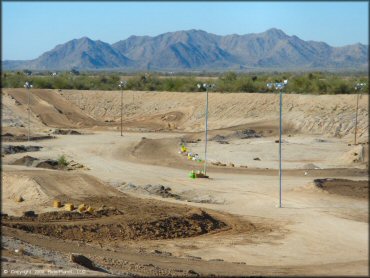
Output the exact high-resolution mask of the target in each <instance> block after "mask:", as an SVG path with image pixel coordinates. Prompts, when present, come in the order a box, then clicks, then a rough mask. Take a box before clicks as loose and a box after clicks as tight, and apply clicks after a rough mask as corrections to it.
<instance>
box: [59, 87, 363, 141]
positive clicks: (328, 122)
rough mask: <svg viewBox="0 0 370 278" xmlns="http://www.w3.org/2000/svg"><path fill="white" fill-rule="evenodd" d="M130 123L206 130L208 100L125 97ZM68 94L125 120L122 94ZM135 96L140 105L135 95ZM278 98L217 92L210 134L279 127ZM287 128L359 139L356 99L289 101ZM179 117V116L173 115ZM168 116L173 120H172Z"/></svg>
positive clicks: (291, 97) (101, 115)
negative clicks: (265, 123)
mask: <svg viewBox="0 0 370 278" xmlns="http://www.w3.org/2000/svg"><path fill="white" fill-rule="evenodd" d="M124 93H125V94H126V96H127V97H125V98H124V106H123V114H124V118H125V120H126V121H129V122H130V123H135V124H136V125H138V124H139V123H140V124H142V125H143V126H148V125H150V124H155V123H156V125H155V127H158V126H160V127H162V128H166V127H168V126H169V125H170V126H171V128H172V129H179V130H184V131H200V130H203V129H204V109H205V95H204V94H202V93H170V92H131V91H127V92H124ZM62 95H63V96H64V97H65V98H66V99H67V100H69V101H70V102H72V103H73V104H74V105H76V106H78V107H79V108H80V109H82V110H83V111H84V112H86V113H87V114H88V115H90V116H91V117H94V118H96V119H102V120H113V121H118V119H120V102H119V101H118V99H119V97H120V92H118V91H117V92H101V91H69V90H65V91H63V93H62ZM131 95H134V100H133V98H131V97H130V96H131ZM278 101H279V99H278V96H277V95H276V94H255V93H254V94H243V93H230V94H221V93H211V94H210V95H209V129H220V128H228V127H232V126H238V125H243V124H247V123H252V122H255V121H256V120H257V121H261V120H266V121H268V122H270V125H271V124H272V125H273V126H274V127H277V126H278V117H279V113H278V111H279V105H278V103H279V102H278ZM283 113H284V114H283V115H284V128H288V129H291V130H296V131H298V132H300V133H308V134H313V133H315V134H323V135H329V136H337V137H346V136H353V134H354V126H355V125H354V119H355V114H356V96H355V95H320V96H315V95H295V94H287V95H284V98H283ZM368 113H369V109H368V96H367V95H363V96H362V97H361V98H360V101H359V110H358V127H357V128H358V131H357V132H358V138H360V141H364V142H368ZM172 114H174V116H172ZM166 115H171V116H170V117H168V118H166Z"/></svg>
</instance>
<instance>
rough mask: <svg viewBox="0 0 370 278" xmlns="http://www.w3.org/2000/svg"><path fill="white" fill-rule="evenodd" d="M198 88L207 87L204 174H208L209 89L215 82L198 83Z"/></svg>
mask: <svg viewBox="0 0 370 278" xmlns="http://www.w3.org/2000/svg"><path fill="white" fill-rule="evenodd" d="M197 87H198V89H201V88H203V89H206V113H205V114H206V122H205V145H204V168H203V172H204V175H207V141H208V89H212V88H214V87H215V84H207V83H203V84H197Z"/></svg>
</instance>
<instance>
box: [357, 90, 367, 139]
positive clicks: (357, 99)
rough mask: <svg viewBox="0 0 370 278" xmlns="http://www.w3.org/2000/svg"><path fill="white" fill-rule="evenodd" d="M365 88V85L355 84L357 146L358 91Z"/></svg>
mask: <svg viewBox="0 0 370 278" xmlns="http://www.w3.org/2000/svg"><path fill="white" fill-rule="evenodd" d="M365 86H366V83H357V84H356V85H355V90H356V92H357V94H356V118H355V145H356V144H357V116H358V100H359V97H360V94H359V91H362V89H363V88H364V87H365Z"/></svg>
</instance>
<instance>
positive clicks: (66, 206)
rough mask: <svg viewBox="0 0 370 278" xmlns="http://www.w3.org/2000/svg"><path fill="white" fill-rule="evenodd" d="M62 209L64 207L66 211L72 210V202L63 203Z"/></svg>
mask: <svg viewBox="0 0 370 278" xmlns="http://www.w3.org/2000/svg"><path fill="white" fill-rule="evenodd" d="M64 209H65V210H66V211H72V210H74V209H75V208H74V206H73V204H65V205H64Z"/></svg>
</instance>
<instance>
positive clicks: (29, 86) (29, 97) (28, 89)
mask: <svg viewBox="0 0 370 278" xmlns="http://www.w3.org/2000/svg"><path fill="white" fill-rule="evenodd" d="M23 87H25V88H26V89H27V91H28V109H27V110H28V142H29V141H30V131H31V109H30V99H31V95H30V89H31V88H32V87H33V86H32V84H31V83H30V82H28V81H26V83H24V85H23Z"/></svg>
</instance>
